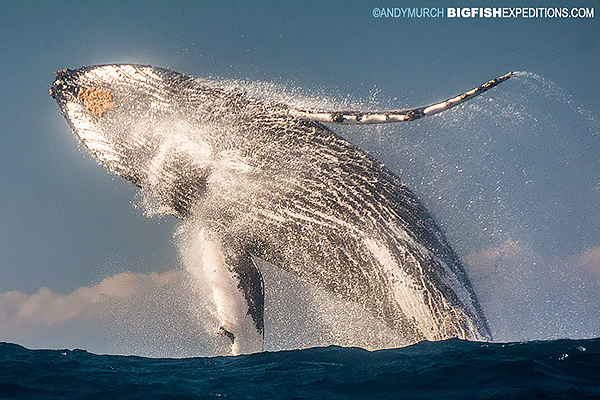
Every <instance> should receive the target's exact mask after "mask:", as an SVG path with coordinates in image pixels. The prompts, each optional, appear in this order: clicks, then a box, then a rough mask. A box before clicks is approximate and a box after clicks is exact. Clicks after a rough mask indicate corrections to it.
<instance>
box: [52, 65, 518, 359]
mask: <svg viewBox="0 0 600 400" xmlns="http://www.w3.org/2000/svg"><path fill="white" fill-rule="evenodd" d="M511 76H512V74H510V73H509V74H506V75H504V76H501V77H499V78H497V79H494V80H492V81H489V82H487V83H485V84H483V85H481V86H479V87H477V88H475V89H472V90H470V91H468V92H466V93H464V94H462V95H459V96H456V97H453V98H451V99H448V100H446V101H443V102H440V103H436V104H432V105H430V106H425V107H419V108H415V109H412V110H405V111H387V112H355V111H348V112H344V111H332V112H328V111H320V110H301V109H296V108H293V107H290V106H288V105H286V104H280V103H277V102H269V101H263V100H259V99H257V98H255V97H252V96H250V95H248V94H247V93H245V92H244V91H242V90H241V89H239V88H238V89H236V88H227V87H225V86H222V85H219V83H218V82H214V81H206V80H200V79H195V78H192V77H189V76H186V75H184V74H180V73H177V72H173V71H170V70H167V69H163V68H157V67H152V66H142V65H102V66H92V67H84V68H80V69H77V70H64V71H60V72H57V75H56V79H55V81H54V84H53V86H52V88H51V89H50V94H51V96H52V97H54V98H55V99H56V101H57V103H58V105H59V106H60V110H61V112H62V114H63V115H64V117H65V118H66V120H67V122H68V123H69V125H70V126H71V128H72V130H73V132H74V134H75V135H76V136H77V137H78V138H79V139H80V140H81V142H82V143H83V144H84V145H85V146H86V148H87V149H88V150H89V151H90V153H91V154H93V155H94V157H95V158H96V159H97V160H98V161H99V162H100V163H101V164H102V165H104V166H105V167H107V168H108V169H109V170H110V171H112V172H113V173H115V174H117V175H120V176H122V177H123V178H125V179H127V180H128V181H130V182H132V183H133V184H135V185H137V186H138V187H140V188H141V190H142V192H143V193H144V196H145V198H146V199H147V203H148V204H149V207H150V208H152V209H153V210H154V211H155V212H161V213H167V214H172V215H174V216H176V217H178V218H181V219H184V220H186V221H188V223H189V224H191V225H193V226H196V227H197V228H198V229H197V230H196V231H194V232H195V234H194V235H195V236H194V237H195V239H194V240H196V241H197V243H198V245H199V246H201V248H202V254H203V256H202V259H201V260H198V263H201V264H203V266H204V271H206V274H207V279H208V281H209V282H212V283H213V287H214V298H215V304H216V308H217V315H218V317H219V319H220V326H219V332H220V333H222V334H224V335H225V336H227V337H229V338H230V339H231V341H232V343H233V346H232V352H233V353H235V354H237V353H248V352H255V351H261V350H262V348H263V341H264V285H263V279H262V275H261V272H260V270H259V268H258V267H257V265H256V258H260V259H263V260H265V261H267V262H270V263H272V264H273V265H275V266H277V267H279V268H282V269H284V270H287V271H290V272H291V273H293V274H295V275H296V276H297V277H299V278H300V279H302V280H304V281H307V282H309V283H312V284H314V285H316V286H318V287H320V288H322V289H324V290H327V291H329V292H331V293H334V294H335V295H337V296H339V297H341V298H343V299H345V300H348V301H354V302H356V303H358V304H361V305H362V306H363V307H364V308H365V309H367V310H368V311H369V312H370V313H372V314H373V315H375V316H376V317H377V318H379V319H380V320H382V321H384V322H385V323H386V324H387V325H388V326H389V327H391V328H393V329H395V330H396V331H398V333H399V334H400V335H401V336H402V337H403V338H404V339H405V340H406V342H407V343H414V342H417V341H420V340H424V339H426V340H442V339H446V338H451V337H458V338H462V339H469V340H487V339H490V338H491V334H490V330H489V327H488V325H487V322H486V320H485V317H484V315H483V312H482V309H481V307H480V305H479V303H478V300H477V297H476V295H475V293H474V291H473V288H472V286H471V284H470V282H469V279H468V277H467V274H466V273H465V271H464V269H463V266H462V265H461V263H460V260H459V258H458V257H457V255H456V254H455V252H454V251H453V250H452V248H451V247H450V245H449V244H448V241H447V240H446V238H445V236H444V234H443V233H442V231H441V229H440V228H439V226H438V225H437V224H436V223H435V222H434V220H433V219H432V217H431V215H430V214H429V213H428V212H427V210H426V209H425V208H424V207H423V205H422V203H421V202H420V201H419V199H418V198H417V197H416V196H415V195H414V194H413V193H412V192H411V191H410V190H409V189H408V188H407V187H406V185H404V184H403V183H402V182H401V181H400V180H399V179H398V178H397V177H396V175H394V173H393V172H391V171H390V170H389V169H388V168H386V167H385V166H384V165H382V164H381V163H379V162H378V161H377V160H375V159H374V158H372V157H370V156H369V155H368V154H366V153H365V152H364V151H362V150H360V149H359V148H357V147H356V146H354V145H352V144H351V143H349V142H348V141H347V140H345V139H343V138H341V137H340V136H338V135H336V134H335V133H334V132H332V131H331V130H330V129H329V128H328V127H327V126H325V125H323V122H325V123H327V122H331V123H350V124H363V123H384V122H400V121H411V120H414V119H417V118H421V117H424V116H427V115H432V114H435V113H438V112H441V111H443V110H446V109H448V108H451V107H454V106H456V105H458V104H460V103H462V102H464V101H466V100H469V99H470V98H472V97H474V96H477V95H479V94H481V93H483V92H485V91H486V90H488V89H490V88H492V87H494V86H496V85H497V84H499V83H501V82H503V81H505V80H507V79H509V78H510V77H511Z"/></svg>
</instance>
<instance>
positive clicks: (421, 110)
mask: <svg viewBox="0 0 600 400" xmlns="http://www.w3.org/2000/svg"><path fill="white" fill-rule="evenodd" d="M513 75H514V73H513V72H509V73H508V74H505V75H502V76H499V77H498V78H496V79H492V80H491V81H489V82H486V83H484V84H483V85H480V86H477V87H476V88H473V89H471V90H469V91H467V92H465V93H463V94H459V95H458V96H454V97H452V98H449V99H448V100H444V101H441V102H439V103H434V104H430V105H427V106H423V107H418V108H413V109H410V110H392V111H366V112H360V111H319V110H302V109H298V108H291V109H290V111H289V112H290V114H291V115H293V116H295V117H299V118H303V119H308V120H311V121H318V122H326V123H335V124H345V125H357V124H361V125H362V124H385V123H390V122H403V121H414V120H415V119H419V118H423V117H427V116H429V115H433V114H437V113H440V112H442V111H445V110H448V109H450V108H452V107H456V106H457V105H459V104H460V103H464V102H465V101H467V100H470V99H472V98H473V97H475V96H478V95H480V94H481V93H483V92H485V91H488V90H490V89H491V88H493V87H494V86H497V85H499V84H500V83H502V82H504V81H505V80H507V79H510V78H511V77H512V76H513Z"/></svg>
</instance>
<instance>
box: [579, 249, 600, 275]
mask: <svg viewBox="0 0 600 400" xmlns="http://www.w3.org/2000/svg"><path fill="white" fill-rule="evenodd" d="M575 262H576V264H578V265H579V266H580V267H582V268H584V269H585V270H586V271H587V272H590V273H592V274H596V275H600V246H599V247H590V248H588V249H585V250H584V251H583V252H582V253H581V254H580V255H579V256H578V257H577V258H576V259H575Z"/></svg>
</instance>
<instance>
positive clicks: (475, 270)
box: [467, 241, 600, 341]
mask: <svg viewBox="0 0 600 400" xmlns="http://www.w3.org/2000/svg"><path fill="white" fill-rule="evenodd" d="M467 270H468V272H469V276H470V278H471V281H472V283H473V286H474V288H475V291H476V293H477V296H478V298H479V300H480V302H481V304H482V306H483V309H484V312H485V314H486V317H487V319H488V322H489V323H490V326H491V328H492V331H493V334H494V338H495V339H496V340H500V341H514V340H517V341H518V340H533V339H550V338H559V337H571V338H582V337H597V336H598V335H600V322H599V321H598V318H597V311H596V310H597V309H598V308H600V296H598V293H600V281H599V280H598V276H599V274H600V247H590V248H587V249H585V250H584V251H582V252H581V253H580V254H577V255H574V256H571V257H568V258H560V257H554V258H553V257H550V256H544V255H541V254H539V253H537V252H535V251H533V250H532V249H531V248H530V247H529V246H527V244H526V243H524V242H521V241H505V242H502V243H499V244H498V245H497V246H493V247H489V248H486V249H483V250H480V251H472V252H471V253H470V254H469V255H468V256H467Z"/></svg>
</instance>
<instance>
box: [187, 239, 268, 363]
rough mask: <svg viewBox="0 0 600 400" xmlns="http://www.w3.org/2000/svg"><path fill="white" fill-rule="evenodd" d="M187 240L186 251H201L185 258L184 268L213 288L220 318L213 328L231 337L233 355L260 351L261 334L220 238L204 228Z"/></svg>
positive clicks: (189, 252) (262, 341)
mask: <svg viewBox="0 0 600 400" xmlns="http://www.w3.org/2000/svg"><path fill="white" fill-rule="evenodd" d="M187 240H189V241H190V242H189V243H188V246H189V247H188V249H189V251H188V252H187V253H188V254H194V255H200V259H195V260H186V265H187V268H188V269H189V270H190V272H191V273H192V274H193V275H194V276H195V277H196V278H198V279H201V280H203V282H204V283H206V285H207V286H209V287H210V288H211V290H212V296H213V302H214V305H215V308H216V315H217V318H218V319H219V327H218V329H215V332H217V333H220V334H222V335H223V336H226V337H228V338H229V339H231V341H232V345H231V353H232V354H233V355H238V354H250V353H257V352H261V351H263V347H264V338H263V335H262V333H260V332H258V330H257V328H256V325H255V323H254V321H253V319H252V317H251V316H250V315H249V314H248V304H247V302H246V299H245V298H244V295H243V293H242V292H241V291H240V289H239V287H238V285H239V278H238V277H237V276H236V274H235V273H233V272H232V271H231V269H230V267H229V266H228V265H227V263H226V261H225V256H224V255H223V251H222V248H221V242H220V241H219V240H218V239H217V238H216V235H215V234H213V233H212V232H211V231H210V230H209V229H206V228H201V229H198V230H194V231H193V232H192V233H191V234H189V235H188V238H187Z"/></svg>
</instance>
